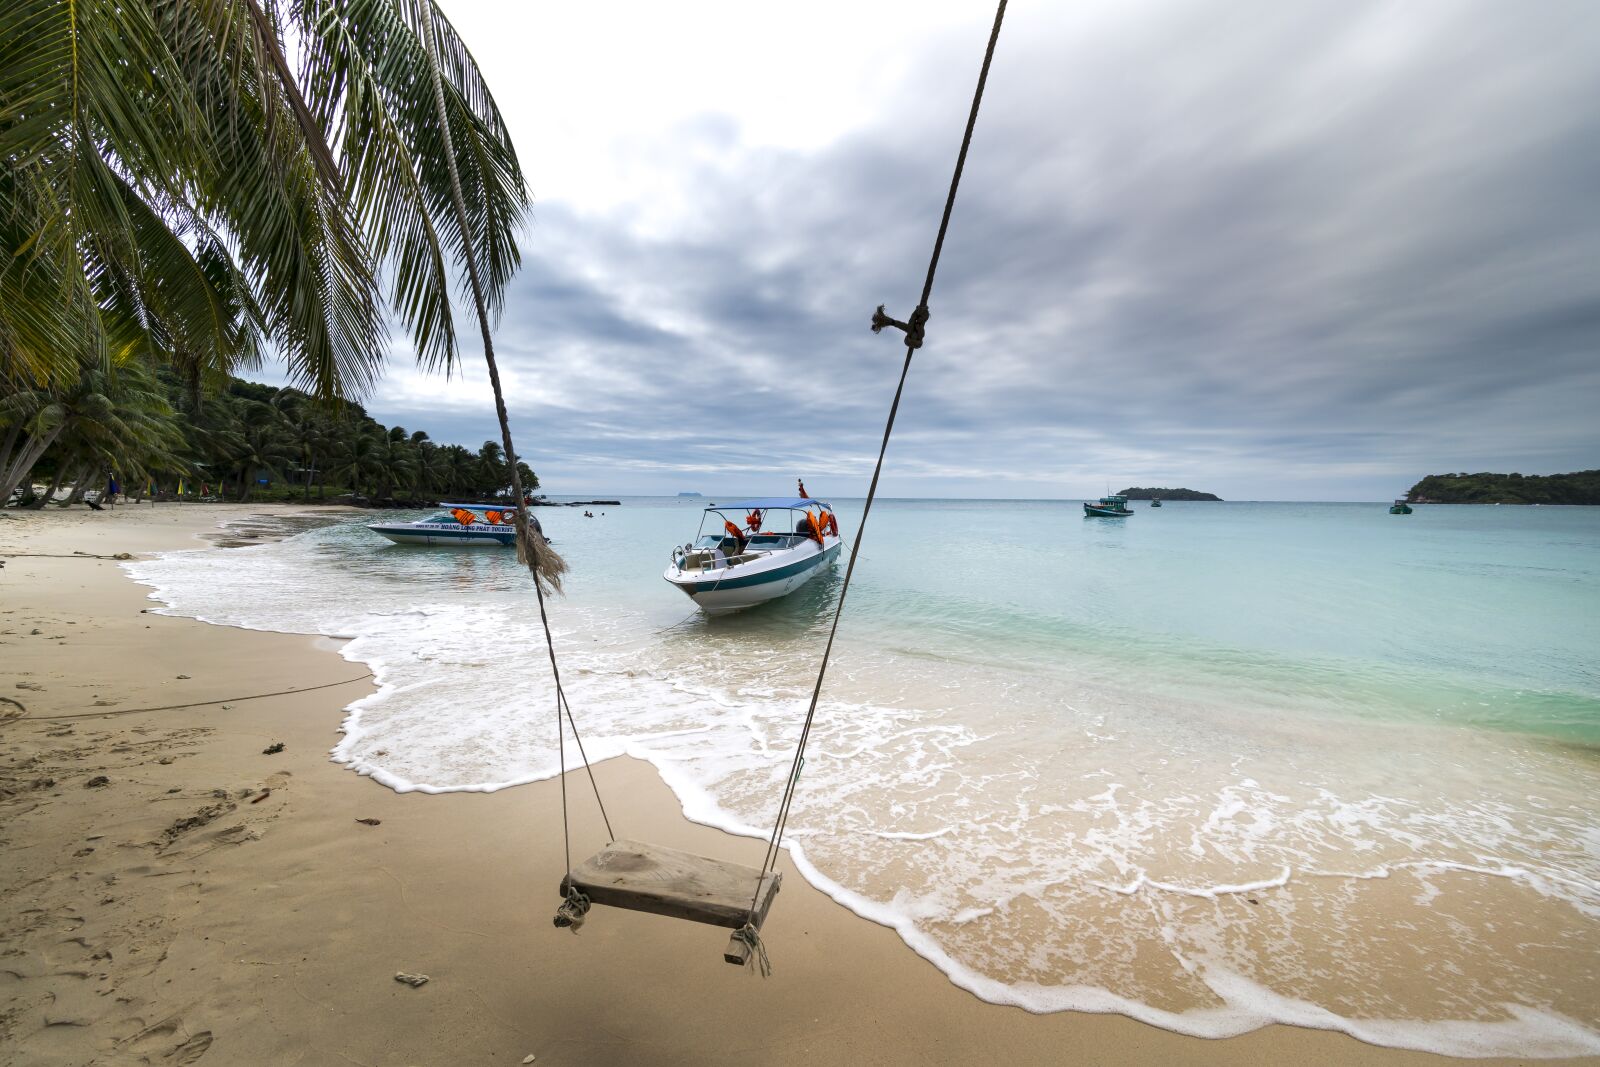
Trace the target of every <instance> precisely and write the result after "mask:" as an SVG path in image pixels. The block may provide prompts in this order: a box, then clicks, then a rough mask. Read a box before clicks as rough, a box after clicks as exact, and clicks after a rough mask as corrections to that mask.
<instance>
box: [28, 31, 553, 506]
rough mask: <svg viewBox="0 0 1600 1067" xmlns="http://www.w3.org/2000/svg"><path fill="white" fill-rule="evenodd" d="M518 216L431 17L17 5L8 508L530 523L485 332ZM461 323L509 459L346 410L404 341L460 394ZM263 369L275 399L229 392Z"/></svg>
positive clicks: (503, 155) (509, 179) (485, 129)
mask: <svg viewBox="0 0 1600 1067" xmlns="http://www.w3.org/2000/svg"><path fill="white" fill-rule="evenodd" d="M291 57H292V58H291ZM527 209H528V196H527V191H526V187H525V183H524V179H523V174H522V170H521V167H520V165H519V163H518V161H517V156H516V152H515V150H514V148H513V147H512V144H511V141H510V138H509V135H508V134H507V131H506V128H505V124H504V122H503V121H502V119H501V115H500V112H499V109H498V108H497V106H496V104H495V102H494V99H493V97H492V96H491V95H490V93H489V91H488V88H487V86H486V85H485V84H484V82H483V80H482V78H481V76H480V73H479V71H478V68H477V65H476V64H475V62H474V61H473V59H472V57H471V55H470V54H469V53H468V52H467V50H466V47H465V46H464V45H463V43H462V42H461V40H460V38H459V37H458V36H457V35H456V33H455V31H454V29H453V28H452V27H451V25H450V23H449V22H448V20H447V19H446V18H445V17H444V15H443V14H442V13H441V12H440V10H439V9H438V8H437V7H436V6H435V5H434V4H433V3H432V2H431V0H361V2H338V0H160V2H158V0H133V2H127V0H115V2H113V0H74V2H64V0H7V3H6V4H5V16H4V32H3V33H0V248H3V250H4V254H3V255H0V502H18V503H23V504H30V503H31V504H33V505H34V506H42V505H43V504H44V502H45V501H48V500H50V499H52V498H53V497H54V496H56V495H57V494H58V493H59V492H61V491H63V490H69V491H70V498H71V499H77V498H79V497H81V496H82V495H83V494H84V493H85V492H86V491H91V490H95V489H99V488H104V487H105V486H107V484H108V483H109V482H110V480H111V479H113V478H114V479H116V480H117V481H118V483H119V484H120V486H121V488H122V489H123V490H124V491H125V492H127V493H129V494H138V495H142V494H146V493H157V494H165V493H174V492H176V491H177V490H178V488H179V486H180V484H181V485H182V487H183V489H184V491H185V493H186V494H190V495H196V494H200V493H202V492H204V493H208V494H210V495H213V496H217V497H226V498H228V499H237V500H244V499H249V498H250V497H251V494H252V493H256V494H262V493H266V494H270V495H278V496H282V495H295V496H298V497H302V498H308V499H330V498H338V497H345V496H347V495H348V496H351V497H354V498H357V499H358V500H371V501H400V502H405V501H415V500H420V499H422V498H424V497H434V498H437V497H438V496H440V495H449V496H472V497H487V496H497V495H498V496H505V495H511V494H513V493H514V494H515V496H516V497H517V498H518V499H521V498H522V496H523V494H524V493H525V492H527V491H529V490H531V489H533V488H536V487H537V485H538V481H537V479H536V478H535V477H534V475H533V472H532V471H531V470H529V469H528V468H527V466H526V465H525V464H522V463H520V462H517V461H516V460H515V459H514V457H515V455H516V453H515V449H514V446H513V444H512V441H511V432H510V426H509V422H508V420H507V417H506V414H505V407H504V404H503V402H500V397H499V395H498V394H499V379H498V374H497V373H496V371H495V367H494V365H493V349H492V338H491V330H492V324H493V319H494V318H495V316H496V315H497V314H498V312H499V310H500V307H501V301H502V296H503V293H504V288H505V284H506V282H507V280H508V279H509V278H510V277H511V275H512V274H513V272H514V271H515V270H516V268H517V266H518V265H519V262H520V260H519V255H518V251H517V245H516V231H517V230H518V228H519V227H520V226H521V224H522V223H523V221H524V219H525V216H526V213H527ZM452 289H455V291H456V298H455V299H452ZM460 301H464V302H465V304H466V306H467V308H468V309H469V310H468V316H469V318H470V319H471V320H472V322H471V323H469V327H470V326H472V325H475V326H477V327H478V331H479V335H480V336H481V338H482V340H483V342H484V347H485V357H486V358H487V359H488V360H489V361H490V371H491V381H492V383H493V385H494V388H495V392H496V400H497V408H498V415H499V418H500V424H501V431H502V439H501V441H499V442H485V443H484V445H483V447H482V448H480V449H478V450H477V451H476V452H474V451H471V450H469V449H467V448H464V447H462V446H460V445H451V444H437V443H435V442H433V441H431V440H429V438H428V435H427V433H426V432H424V431H417V432H412V433H408V432H407V431H406V430H405V429H404V428H402V427H398V426H396V427H385V426H382V425H380V424H379V423H377V422H375V421H374V420H373V419H371V418H370V417H368V416H367V415H366V413H365V411H364V410H363V409H362V408H361V406H360V404H359V400H360V398H361V397H362V396H363V395H364V394H365V393H366V392H367V391H368V390H369V389H370V388H371V386H372V385H373V384H374V382H375V381H376V380H377V378H378V377H379V376H380V374H381V372H382V368H383V363H384V360H385V359H386V357H387V353H388V349H389V343H390V336H389V326H390V324H394V325H396V326H397V327H398V328H399V329H401V330H403V331H404V332H405V334H406V335H407V336H406V340H407V341H408V342H409V345H410V348H411V349H412V350H414V351H415V353H416V358H417V359H418V361H419V362H420V363H421V365H422V366H423V367H424V368H427V369H431V370H435V371H438V372H440V373H444V374H449V373H452V372H455V371H456V370H458V368H459V365H460V359H461V348H460V344H459V342H458V339H457V316H458V315H459V314H460V307H459V306H458V302H460ZM269 359H271V360H274V361H276V362H277V363H278V364H279V365H281V366H282V367H283V368H284V369H285V371H286V374H287V377H288V380H289V383H290V384H289V386H288V387H284V388H275V387H270V386H265V385H259V384H253V383H250V382H246V381H244V380H242V379H241V378H240V377H239V375H240V374H243V373H248V372H250V371H252V370H255V369H257V368H260V367H261V366H263V364H264V363H265V362H266V361H267V360H269Z"/></svg>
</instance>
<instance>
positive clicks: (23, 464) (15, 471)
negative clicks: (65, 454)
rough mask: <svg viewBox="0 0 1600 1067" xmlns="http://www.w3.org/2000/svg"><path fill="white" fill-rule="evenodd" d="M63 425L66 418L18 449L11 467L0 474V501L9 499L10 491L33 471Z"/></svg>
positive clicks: (58, 434)
mask: <svg viewBox="0 0 1600 1067" xmlns="http://www.w3.org/2000/svg"><path fill="white" fill-rule="evenodd" d="M65 425H66V420H62V421H61V422H59V423H57V424H56V426H55V428H54V429H52V430H51V431H50V432H49V433H47V434H45V435H44V436H43V437H32V438H29V439H28V443H27V444H25V445H23V446H22V448H21V449H20V450H18V452H17V455H16V459H15V460H14V461H13V462H12V464H11V469H10V470H7V471H5V473H4V474H0V503H3V502H4V501H7V500H10V499H11V494H12V492H13V491H14V490H15V489H16V488H17V486H19V485H21V484H22V480H23V479H24V478H26V477H28V476H29V475H30V474H32V473H33V467H34V464H36V463H38V462H39V459H40V458H41V457H42V456H43V455H44V454H45V452H46V451H47V450H48V449H49V448H50V446H51V445H53V444H55V440H56V438H57V437H59V436H60V435H61V429H62V427H63V426H65Z"/></svg>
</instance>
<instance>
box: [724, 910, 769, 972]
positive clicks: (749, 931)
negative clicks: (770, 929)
mask: <svg viewBox="0 0 1600 1067" xmlns="http://www.w3.org/2000/svg"><path fill="white" fill-rule="evenodd" d="M733 936H734V938H735V939H737V940H739V941H743V942H744V943H745V944H746V945H747V946H749V948H750V951H749V952H748V953H746V955H745V959H744V965H745V966H746V967H749V968H750V969H751V970H752V971H760V972H761V977H763V978H771V977H772V960H771V959H769V958H768V957H767V946H766V944H765V943H764V942H762V940H761V931H760V930H757V929H756V926H755V923H745V924H744V925H743V926H741V927H739V929H737V930H735V931H734V932H733Z"/></svg>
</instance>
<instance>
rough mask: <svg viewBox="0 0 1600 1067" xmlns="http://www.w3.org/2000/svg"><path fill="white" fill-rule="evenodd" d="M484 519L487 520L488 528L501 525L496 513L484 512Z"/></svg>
mask: <svg viewBox="0 0 1600 1067" xmlns="http://www.w3.org/2000/svg"><path fill="white" fill-rule="evenodd" d="M484 518H486V519H488V520H489V525H490V526H499V525H500V524H501V523H500V513H499V512H498V511H486V512H484Z"/></svg>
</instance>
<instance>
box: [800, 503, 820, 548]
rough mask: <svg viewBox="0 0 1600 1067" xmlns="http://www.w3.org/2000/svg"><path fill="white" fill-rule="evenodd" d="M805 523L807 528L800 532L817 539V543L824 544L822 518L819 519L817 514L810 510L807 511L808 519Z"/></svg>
mask: <svg viewBox="0 0 1600 1067" xmlns="http://www.w3.org/2000/svg"><path fill="white" fill-rule="evenodd" d="M804 525H805V529H804V530H802V531H800V532H801V533H803V534H805V535H806V536H807V537H809V538H811V539H812V540H814V541H816V543H817V544H819V545H820V544H822V520H820V519H818V518H817V516H816V515H814V514H812V513H811V512H809V511H808V512H806V521H805V524H804Z"/></svg>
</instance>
